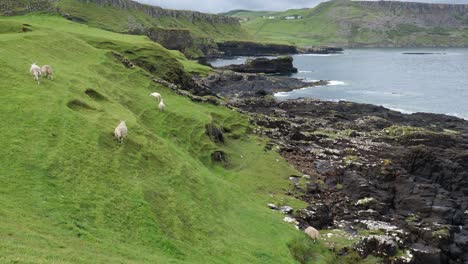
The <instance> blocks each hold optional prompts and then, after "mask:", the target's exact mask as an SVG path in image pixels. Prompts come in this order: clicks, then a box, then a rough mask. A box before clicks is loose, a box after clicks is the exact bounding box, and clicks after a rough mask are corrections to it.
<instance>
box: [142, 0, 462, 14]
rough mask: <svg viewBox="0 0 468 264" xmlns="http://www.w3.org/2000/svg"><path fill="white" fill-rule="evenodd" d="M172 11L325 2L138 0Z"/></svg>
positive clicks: (284, 6) (458, 1)
mask: <svg viewBox="0 0 468 264" xmlns="http://www.w3.org/2000/svg"><path fill="white" fill-rule="evenodd" d="M136 1H138V2H141V3H145V4H151V5H156V6H161V7H164V8H171V9H185V10H196V11H201V12H207V13H221V12H226V11H230V10H234V9H247V10H268V11H280V10H287V9H295V8H303V7H314V6H315V5H317V4H318V3H320V2H323V0H136ZM412 2H426V3H450V4H468V0H412Z"/></svg>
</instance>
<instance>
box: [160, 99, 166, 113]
mask: <svg viewBox="0 0 468 264" xmlns="http://www.w3.org/2000/svg"><path fill="white" fill-rule="evenodd" d="M165 109H166V105H165V104H164V99H161V102H160V103H159V110H160V111H161V112H164V110H165Z"/></svg>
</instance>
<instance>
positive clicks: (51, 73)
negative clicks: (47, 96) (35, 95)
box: [41, 65, 54, 80]
mask: <svg viewBox="0 0 468 264" xmlns="http://www.w3.org/2000/svg"><path fill="white" fill-rule="evenodd" d="M41 72H42V73H43V74H44V75H45V77H46V78H47V79H50V80H53V79H54V70H52V67H50V66H49V65H44V66H42V68H41Z"/></svg>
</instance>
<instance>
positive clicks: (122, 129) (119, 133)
mask: <svg viewBox="0 0 468 264" xmlns="http://www.w3.org/2000/svg"><path fill="white" fill-rule="evenodd" d="M127 132H128V128H127V125H126V124H125V121H120V124H119V125H118V126H117V127H116V128H115V130H114V136H115V137H116V138H117V140H118V141H119V143H122V142H123V139H124V138H125V137H126V136H127Z"/></svg>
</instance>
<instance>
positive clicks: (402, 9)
mask: <svg viewBox="0 0 468 264" xmlns="http://www.w3.org/2000/svg"><path fill="white" fill-rule="evenodd" d="M225 15H229V16H234V17H237V18H239V19H240V20H241V21H242V25H243V27H244V28H245V29H247V30H248V31H249V32H250V33H251V34H252V35H254V38H255V39H257V40H258V41H275V42H282V43H289V44H296V45H299V46H313V45H334V46H345V47H435V46H440V47H445V46H447V47H452V46H457V47H462V46H468V5H449V4H424V3H410V2H393V1H392V2H390V1H376V2H370V1H348V0H333V1H329V2H325V3H321V4H319V5H318V6H317V7H315V8H311V9H308V8H305V9H297V10H288V11H285V12H252V11H246V10H238V11H231V12H228V13H225Z"/></svg>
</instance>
